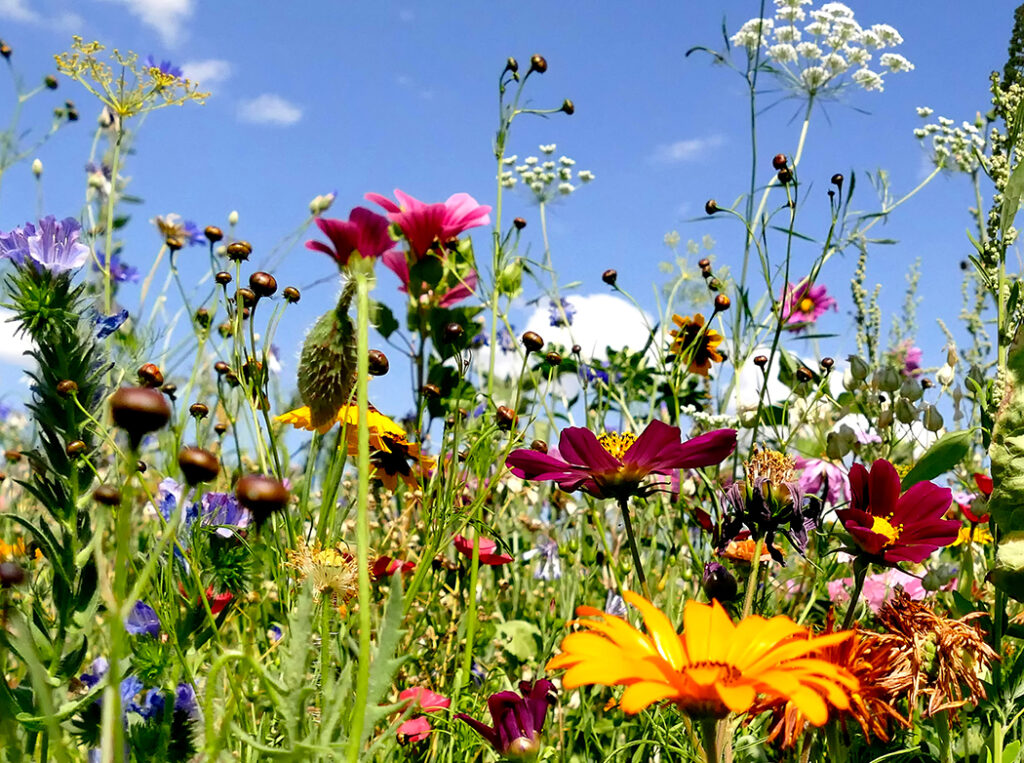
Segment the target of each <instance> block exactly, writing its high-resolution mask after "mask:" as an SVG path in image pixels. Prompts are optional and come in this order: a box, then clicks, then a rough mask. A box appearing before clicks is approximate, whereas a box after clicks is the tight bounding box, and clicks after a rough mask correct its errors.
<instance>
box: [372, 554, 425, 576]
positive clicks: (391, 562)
mask: <svg viewBox="0 0 1024 763" xmlns="http://www.w3.org/2000/svg"><path fill="white" fill-rule="evenodd" d="M415 568H416V565H415V564H414V563H413V562H404V561H402V560H401V559H393V558H392V557H390V556H386V555H385V556H378V557H377V559H376V561H374V563H373V565H372V566H371V567H370V575H371V576H373V578H374V579H375V580H380V579H381V578H389V577H391V576H392V575H394V574H395V573H396V572H398V571H399V570H401V572H402V574H403V575H404V574H405V573H407V572H412V570H413V569H415Z"/></svg>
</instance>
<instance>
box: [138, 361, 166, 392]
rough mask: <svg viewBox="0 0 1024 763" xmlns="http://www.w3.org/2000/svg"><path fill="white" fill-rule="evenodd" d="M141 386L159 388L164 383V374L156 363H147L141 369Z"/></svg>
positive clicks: (139, 371) (139, 372)
mask: <svg viewBox="0 0 1024 763" xmlns="http://www.w3.org/2000/svg"><path fill="white" fill-rule="evenodd" d="M138 374H139V384H141V385H142V386H143V387H159V386H160V385H161V384H163V383H164V374H163V371H161V370H160V368H159V366H157V365H156V364H155V363H146V364H145V365H142V366H140V367H139V370H138Z"/></svg>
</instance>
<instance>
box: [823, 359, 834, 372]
mask: <svg viewBox="0 0 1024 763" xmlns="http://www.w3.org/2000/svg"><path fill="white" fill-rule="evenodd" d="M835 364H836V361H835V359H834V358H822V359H821V368H822V370H824V371H825V372H828V371H831V370H832V367H833V366H834V365H835Z"/></svg>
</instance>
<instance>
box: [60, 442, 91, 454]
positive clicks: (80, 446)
mask: <svg viewBox="0 0 1024 763" xmlns="http://www.w3.org/2000/svg"><path fill="white" fill-rule="evenodd" d="M87 447H88V446H87V445H86V444H85V443H84V442H82V441H81V440H72V441H71V442H69V443H68V444H67V447H66V448H64V452H65V453H67V454H68V458H78V457H79V456H80V455H82V454H83V453H85V449H86V448H87Z"/></svg>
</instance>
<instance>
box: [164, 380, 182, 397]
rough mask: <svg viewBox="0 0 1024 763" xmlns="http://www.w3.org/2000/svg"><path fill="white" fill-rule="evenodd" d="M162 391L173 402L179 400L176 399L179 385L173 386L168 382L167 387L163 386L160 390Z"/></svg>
mask: <svg viewBox="0 0 1024 763" xmlns="http://www.w3.org/2000/svg"><path fill="white" fill-rule="evenodd" d="M160 391H161V392H163V393H164V394H165V395H167V397H169V398H171V400H177V398H176V397H175V395H177V394H178V385H177V384H172V383H171V382H167V383H166V384H165V385H163V386H162V387H161V388H160Z"/></svg>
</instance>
